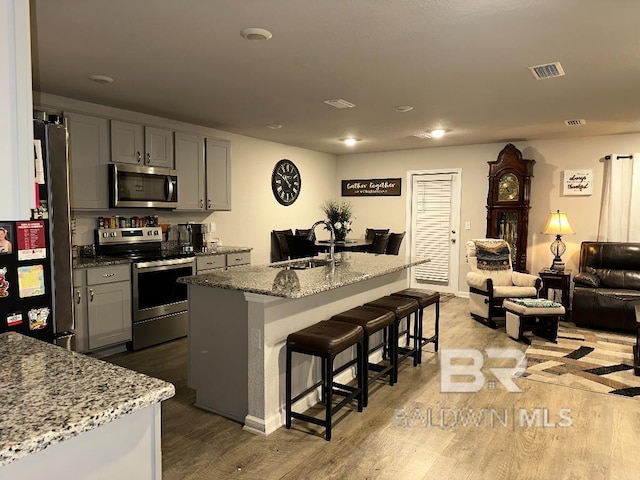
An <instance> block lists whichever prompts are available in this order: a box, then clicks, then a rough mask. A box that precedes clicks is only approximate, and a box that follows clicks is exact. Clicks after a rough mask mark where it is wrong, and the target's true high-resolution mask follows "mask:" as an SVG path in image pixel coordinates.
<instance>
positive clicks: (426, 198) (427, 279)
mask: <svg viewBox="0 0 640 480" xmlns="http://www.w3.org/2000/svg"><path fill="white" fill-rule="evenodd" d="M460 176H461V171H460V170H459V169H452V170H425V171H420V172H409V177H410V178H409V182H408V184H409V185H411V192H410V193H411V194H410V195H408V200H409V199H410V202H411V204H410V206H409V211H410V219H411V220H410V225H409V226H408V228H407V230H408V231H409V232H410V235H409V239H410V244H409V249H410V253H411V255H412V256H420V257H427V258H429V262H427V263H425V264H422V265H418V266H416V267H414V268H412V269H411V287H413V288H430V289H433V290H437V291H440V292H451V293H456V292H457V290H458V263H459V261H458V259H459V258H460V257H459V241H458V239H459V232H458V230H459V226H460V183H461V182H460Z"/></svg>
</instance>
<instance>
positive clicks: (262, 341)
mask: <svg viewBox="0 0 640 480" xmlns="http://www.w3.org/2000/svg"><path fill="white" fill-rule="evenodd" d="M337 258H338V260H339V262H338V264H337V265H335V266H331V265H322V262H321V261H320V260H321V259H320V258H318V257H315V260H316V261H318V263H320V266H315V267H314V268H305V267H307V266H308V261H307V260H295V261H289V262H278V263H275V264H271V265H259V266H248V267H239V268H237V269H233V270H228V271H223V272H219V273H218V272H216V273H210V274H204V275H195V276H192V277H183V278H181V279H179V280H178V281H179V282H181V283H185V284H187V285H188V286H189V337H188V355H189V358H188V366H189V380H188V381H189V386H190V387H191V388H193V389H195V390H196V406H198V407H200V408H203V409H205V410H209V411H211V412H214V413H217V414H220V415H223V416H225V417H227V418H231V419H233V420H236V421H238V422H240V423H242V424H243V425H244V428H245V430H248V431H251V432H253V433H260V434H265V435H268V434H269V433H271V432H273V431H275V430H276V429H278V428H279V427H280V426H282V425H284V420H285V418H284V417H285V415H284V411H285V407H284V404H285V400H284V397H285V342H286V339H287V335H289V334H290V333H292V332H294V331H297V330H299V329H301V328H304V327H307V326H309V325H312V324H314V323H317V322H319V321H322V320H326V319H328V318H329V317H331V316H332V315H335V314H337V313H340V312H342V311H345V310H348V309H350V308H353V307H355V306H357V305H361V304H363V303H366V302H368V301H371V300H374V299H376V298H378V297H381V296H384V295H388V294H390V293H393V292H395V291H398V290H402V289H404V288H406V287H407V286H408V271H409V270H408V269H409V268H410V267H412V266H414V265H418V264H421V263H424V262H426V261H427V260H426V259H416V258H406V257H398V256H394V255H372V254H367V253H343V254H338V255H337ZM310 365H311V363H310V362H309V360H308V359H299V358H294V366H293V368H294V375H293V382H294V383H293V385H294V390H297V389H302V388H304V387H306V386H307V383H313V382H311V378H310V377H311V376H314V375H316V374H315V373H314V372H313V371H310V368H312V369H316V368H317V369H319V366H318V365H315V364H314V365H313V366H311V367H310ZM344 373H345V374H347V375H348V374H351V372H350V371H346V372H344ZM309 399H311V397H309ZM310 401H312V400H310ZM308 406H311V404H310V403H309V404H308Z"/></svg>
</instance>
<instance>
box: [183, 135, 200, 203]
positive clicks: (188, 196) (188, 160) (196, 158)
mask: <svg viewBox="0 0 640 480" xmlns="http://www.w3.org/2000/svg"><path fill="white" fill-rule="evenodd" d="M176 171H177V172H178V209H179V210H204V209H205V195H206V190H205V173H204V172H205V169H204V137H201V136H199V135H189V134H187V133H176Z"/></svg>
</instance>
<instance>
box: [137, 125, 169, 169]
mask: <svg viewBox="0 0 640 480" xmlns="http://www.w3.org/2000/svg"><path fill="white" fill-rule="evenodd" d="M144 151H145V154H144V164H145V165H147V166H148V167H165V168H171V169H173V168H174V163H173V132H172V131H171V130H163V129H161V128H155V127H145V129H144Z"/></svg>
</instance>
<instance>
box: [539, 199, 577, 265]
mask: <svg viewBox="0 0 640 480" xmlns="http://www.w3.org/2000/svg"><path fill="white" fill-rule="evenodd" d="M542 233H543V234H544V235H555V236H556V239H555V240H554V241H553V242H551V245H550V246H549V250H551V253H553V255H554V257H553V263H552V264H551V270H557V271H560V272H561V271H563V270H564V262H563V261H562V258H561V257H562V254H563V253H564V252H566V251H567V246H566V245H565V244H564V242H563V241H562V237H561V236H562V235H573V234H575V233H576V232H574V231H573V229H572V228H571V225H569V219H568V218H567V214H566V213H565V212H561V211H560V210H557V211H555V212H552V213H550V214H549V219H548V220H547V224H546V225H545V227H544V230H543V231H542Z"/></svg>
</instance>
